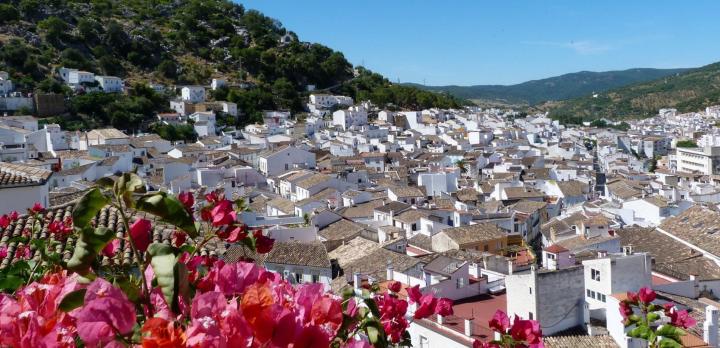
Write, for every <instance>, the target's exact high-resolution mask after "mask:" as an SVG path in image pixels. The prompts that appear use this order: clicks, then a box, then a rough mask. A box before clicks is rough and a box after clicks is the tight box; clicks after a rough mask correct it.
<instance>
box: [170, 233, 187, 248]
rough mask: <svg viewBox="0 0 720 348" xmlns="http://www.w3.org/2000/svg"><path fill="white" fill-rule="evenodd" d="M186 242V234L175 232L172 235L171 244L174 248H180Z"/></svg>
mask: <svg viewBox="0 0 720 348" xmlns="http://www.w3.org/2000/svg"><path fill="white" fill-rule="evenodd" d="M186 240H187V233H185V232H183V231H178V230H175V231H173V233H172V243H173V245H174V246H175V247H176V248H179V247H181V246H182V245H183V244H185V241H186Z"/></svg>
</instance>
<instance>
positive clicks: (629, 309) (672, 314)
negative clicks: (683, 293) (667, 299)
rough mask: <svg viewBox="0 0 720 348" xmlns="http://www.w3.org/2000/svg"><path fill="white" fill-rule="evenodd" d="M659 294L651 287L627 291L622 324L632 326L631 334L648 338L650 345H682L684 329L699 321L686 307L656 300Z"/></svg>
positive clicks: (666, 346) (631, 335)
mask: <svg viewBox="0 0 720 348" xmlns="http://www.w3.org/2000/svg"><path fill="white" fill-rule="evenodd" d="M656 297H657V295H656V294H655V292H654V291H652V290H651V289H649V288H641V289H640V291H638V292H637V293H634V292H628V293H627V298H626V299H625V300H623V301H621V302H620V314H621V315H622V316H623V318H624V321H623V324H624V325H625V327H626V328H628V329H629V331H628V333H627V335H628V336H629V337H634V338H640V339H643V340H645V341H647V342H648V347H651V348H655V347H663V348H675V347H677V348H680V347H682V344H681V341H680V340H681V336H683V335H685V334H686V333H685V330H686V329H688V328H691V327H693V326H695V324H696V321H695V319H693V318H692V317H691V316H690V315H689V314H688V312H687V311H686V310H678V309H677V307H676V306H675V305H673V304H672V303H666V304H664V305H659V304H656V303H653V302H654V301H655V299H656Z"/></svg>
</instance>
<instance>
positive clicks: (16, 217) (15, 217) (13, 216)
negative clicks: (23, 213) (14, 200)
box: [10, 210, 20, 221]
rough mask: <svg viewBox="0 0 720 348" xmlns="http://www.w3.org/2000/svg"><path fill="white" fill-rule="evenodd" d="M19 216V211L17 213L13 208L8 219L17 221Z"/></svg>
mask: <svg viewBox="0 0 720 348" xmlns="http://www.w3.org/2000/svg"><path fill="white" fill-rule="evenodd" d="M19 218H20V213H18V212H17V211H15V210H13V211H12V212H11V213H10V221H17V220H18V219H19Z"/></svg>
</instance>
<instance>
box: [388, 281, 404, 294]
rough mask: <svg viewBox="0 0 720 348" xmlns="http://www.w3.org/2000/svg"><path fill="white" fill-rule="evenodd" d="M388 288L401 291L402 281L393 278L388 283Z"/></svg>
mask: <svg viewBox="0 0 720 348" xmlns="http://www.w3.org/2000/svg"><path fill="white" fill-rule="evenodd" d="M387 287H388V289H389V290H390V291H392V292H400V290H402V283H400V282H399V281H396V280H393V281H391V282H390V283H388V286H387Z"/></svg>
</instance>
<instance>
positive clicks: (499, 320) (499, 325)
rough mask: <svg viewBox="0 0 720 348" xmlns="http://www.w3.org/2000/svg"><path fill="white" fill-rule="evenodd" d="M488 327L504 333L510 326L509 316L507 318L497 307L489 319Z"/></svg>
mask: <svg viewBox="0 0 720 348" xmlns="http://www.w3.org/2000/svg"><path fill="white" fill-rule="evenodd" d="M490 328H491V329H493V331H496V332H499V333H502V334H504V333H506V332H507V331H508V329H509V328H510V318H508V316H507V314H506V313H505V312H503V311H501V310H499V309H498V310H497V311H495V314H494V315H493V317H492V319H490Z"/></svg>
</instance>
